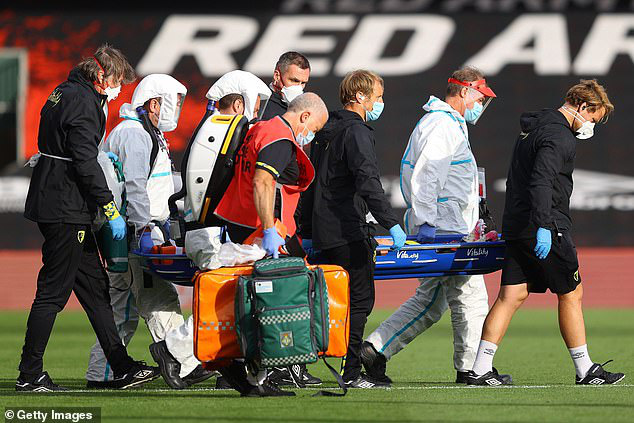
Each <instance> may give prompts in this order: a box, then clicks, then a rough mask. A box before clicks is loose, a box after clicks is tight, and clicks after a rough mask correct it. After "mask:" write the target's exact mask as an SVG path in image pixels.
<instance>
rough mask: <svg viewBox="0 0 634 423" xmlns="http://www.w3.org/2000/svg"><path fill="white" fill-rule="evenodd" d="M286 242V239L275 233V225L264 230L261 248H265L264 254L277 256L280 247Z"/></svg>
mask: <svg viewBox="0 0 634 423" xmlns="http://www.w3.org/2000/svg"><path fill="white" fill-rule="evenodd" d="M284 244H286V241H284V239H283V238H282V237H281V236H280V235H279V234H278V233H277V229H275V227H273V228H268V229H265V230H264V238H263V239H262V248H264V249H265V250H266V254H267V255H270V256H273V258H279V256H280V247H281V246H282V245H284Z"/></svg>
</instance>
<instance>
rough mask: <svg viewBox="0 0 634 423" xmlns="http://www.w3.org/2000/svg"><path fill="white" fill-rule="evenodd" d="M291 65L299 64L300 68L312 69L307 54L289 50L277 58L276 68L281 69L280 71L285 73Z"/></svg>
mask: <svg viewBox="0 0 634 423" xmlns="http://www.w3.org/2000/svg"><path fill="white" fill-rule="evenodd" d="M290 65H296V66H299V68H300V69H308V70H310V63H309V62H308V59H307V58H306V56H304V55H303V54H301V53H298V52H296V51H287V52H286V53H284V54H282V55H281V56H280V58H279V59H277V63H276V64H275V69H277V70H279V71H280V73H284V72H286V71H287V70H288V67H289V66H290Z"/></svg>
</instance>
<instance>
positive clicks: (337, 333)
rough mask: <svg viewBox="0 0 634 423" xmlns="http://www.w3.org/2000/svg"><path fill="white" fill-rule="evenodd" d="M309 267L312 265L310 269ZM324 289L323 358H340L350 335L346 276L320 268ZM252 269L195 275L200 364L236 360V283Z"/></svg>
mask: <svg viewBox="0 0 634 423" xmlns="http://www.w3.org/2000/svg"><path fill="white" fill-rule="evenodd" d="M310 267H311V268H313V267H315V266H310ZM319 267H321V268H322V270H323V271H324V276H325V278H326V284H327V286H328V310H329V317H330V325H329V326H330V328H329V343H328V350H327V351H326V353H325V354H324V355H325V356H326V357H343V356H344V355H346V351H347V350H348V341H349V335H350V291H349V277H348V273H347V272H346V271H345V270H344V269H343V268H341V267H339V266H334V265H320V266H319ZM252 270H253V266H237V267H223V268H220V269H216V270H210V271H208V272H201V273H199V274H198V275H197V276H196V279H195V284H194V307H193V309H194V355H195V356H196V358H198V360H200V361H201V362H210V361H218V360H225V359H230V358H240V357H242V353H241V351H240V346H239V344H238V339H237V337H236V331H235V312H234V300H235V294H236V282H237V280H238V278H239V277H240V276H242V275H250V274H251V272H252Z"/></svg>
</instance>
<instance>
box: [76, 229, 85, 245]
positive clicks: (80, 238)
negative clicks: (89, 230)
mask: <svg viewBox="0 0 634 423" xmlns="http://www.w3.org/2000/svg"><path fill="white" fill-rule="evenodd" d="M85 236H86V231H77V241H79V243H80V244H81V243H82V242H84V237H85Z"/></svg>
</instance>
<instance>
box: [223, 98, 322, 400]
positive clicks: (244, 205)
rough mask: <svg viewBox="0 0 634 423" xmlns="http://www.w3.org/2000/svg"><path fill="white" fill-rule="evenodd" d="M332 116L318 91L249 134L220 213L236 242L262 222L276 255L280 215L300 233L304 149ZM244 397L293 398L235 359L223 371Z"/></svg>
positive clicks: (306, 166) (307, 179) (309, 176)
mask: <svg viewBox="0 0 634 423" xmlns="http://www.w3.org/2000/svg"><path fill="white" fill-rule="evenodd" d="M327 119H328V109H327V108H326V105H325V104H324V102H323V101H322V99H321V98H320V97H319V96H318V95H316V94H314V93H304V94H302V95H300V96H299V97H297V98H296V99H295V100H293V101H292V102H291V103H290V104H289V106H288V111H287V112H286V113H284V114H283V115H282V116H276V117H274V118H272V119H270V120H267V121H261V122H258V123H256V124H255V125H253V126H252V127H251V129H250V130H249V132H247V135H246V138H245V141H244V145H243V146H242V148H241V150H240V152H239V153H238V157H237V160H236V165H235V174H234V177H233V179H232V180H231V183H230V185H229V188H228V189H227V191H226V193H225V195H224V196H223V197H222V199H221V200H220V203H219V204H218V207H217V208H216V210H215V213H216V215H217V216H218V217H220V218H221V219H223V220H224V221H225V222H227V229H228V232H229V236H230V238H231V240H232V241H234V242H237V243H242V242H243V241H244V240H245V239H246V238H247V237H248V236H249V235H250V234H251V233H253V231H254V230H255V229H256V228H257V227H259V226H262V228H263V229H264V235H263V239H262V247H263V248H264V249H265V250H266V252H267V254H268V255H270V256H273V257H275V258H277V257H278V256H279V248H280V247H281V246H283V245H285V244H286V240H285V239H283V238H282V237H281V236H280V235H279V234H278V233H277V230H276V229H275V227H274V220H275V219H276V218H277V219H279V220H280V221H281V222H282V223H283V224H284V225H285V226H286V228H287V230H288V236H293V235H295V233H296V224H295V218H294V214H295V209H296V207H297V203H298V201H299V196H300V193H301V192H303V191H305V190H306V189H307V188H308V186H309V185H310V184H311V183H312V182H313V178H314V175H315V171H314V169H313V166H312V164H311V162H310V159H309V158H308V156H307V155H306V153H304V150H303V148H302V147H304V146H306V145H308V144H309V143H310V142H311V141H312V140H313V138H314V136H315V133H317V132H318V131H319V130H320V129H321V128H322V127H323V126H324V124H325V123H326V120H327ZM220 373H221V374H222V376H223V377H225V378H226V379H227V381H228V382H229V384H230V385H231V386H232V387H233V388H235V389H237V390H238V391H240V393H241V394H242V395H244V396H291V395H295V394H294V393H293V392H290V391H283V390H281V389H280V388H279V387H278V386H277V385H276V384H274V383H271V381H270V380H269V379H267V378H266V376H267V372H266V371H260V372H259V373H258V374H257V375H249V376H248V377H247V375H246V373H245V370H244V364H242V363H239V362H234V363H232V365H231V366H230V367H227V368H224V369H221V370H220Z"/></svg>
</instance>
